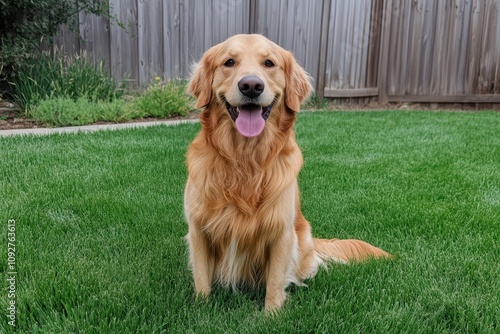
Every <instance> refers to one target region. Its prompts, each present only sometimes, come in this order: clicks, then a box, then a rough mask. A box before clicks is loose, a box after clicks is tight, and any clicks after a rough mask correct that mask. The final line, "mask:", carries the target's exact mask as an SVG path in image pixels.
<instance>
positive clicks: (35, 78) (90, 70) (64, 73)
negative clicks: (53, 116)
mask: <svg viewBox="0 0 500 334" xmlns="http://www.w3.org/2000/svg"><path fill="white" fill-rule="evenodd" d="M13 84H14V98H15V101H16V102H17V104H18V105H19V107H20V108H21V109H22V110H24V111H25V112H26V113H30V112H31V111H32V110H33V109H34V108H35V107H36V106H37V105H38V104H39V103H40V101H43V100H48V99H54V98H61V97H62V98H68V99H72V100H74V101H76V100H77V99H78V98H80V97H85V98H87V99H88V100H89V101H93V102H97V101H107V102H109V101H112V100H114V99H115V98H119V97H120V96H121V95H122V94H123V86H120V85H119V84H118V83H117V82H116V81H115V80H113V79H111V78H110V77H109V73H108V71H107V70H106V68H105V67H104V62H102V61H100V62H97V63H93V62H91V61H90V59H89V58H88V56H87V54H86V53H85V52H84V53H82V54H80V55H75V56H70V55H66V54H64V53H63V52H62V51H61V50H58V49H55V50H54V51H53V52H51V53H49V52H43V53H42V54H41V55H40V56H39V57H37V58H33V59H31V60H29V61H28V62H27V64H25V65H23V66H22V68H21V69H20V70H19V73H18V75H17V76H16V77H15V78H14V82H13Z"/></svg>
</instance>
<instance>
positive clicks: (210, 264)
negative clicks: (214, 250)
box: [187, 229, 215, 297]
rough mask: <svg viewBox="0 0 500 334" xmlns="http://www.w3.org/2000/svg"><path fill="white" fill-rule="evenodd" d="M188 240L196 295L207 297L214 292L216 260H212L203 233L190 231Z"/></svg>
mask: <svg viewBox="0 0 500 334" xmlns="http://www.w3.org/2000/svg"><path fill="white" fill-rule="evenodd" d="M187 240H188V243H189V256H190V261H191V267H192V270H193V279H194V288H195V291H196V295H197V296H203V297H206V296H208V295H209V294H210V291H211V290H212V279H213V275H214V268H215V266H214V259H213V258H211V253H210V251H209V248H208V243H207V240H206V238H205V236H203V235H202V234H201V233H199V232H198V231H195V229H189V233H188V235H187Z"/></svg>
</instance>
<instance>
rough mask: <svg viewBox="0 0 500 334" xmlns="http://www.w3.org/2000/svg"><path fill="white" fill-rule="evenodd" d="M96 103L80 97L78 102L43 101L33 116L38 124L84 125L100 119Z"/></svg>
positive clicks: (34, 110)
mask: <svg viewBox="0 0 500 334" xmlns="http://www.w3.org/2000/svg"><path fill="white" fill-rule="evenodd" d="M99 114H100V113H99V109H98V108H97V104H96V103H92V102H90V101H89V100H88V99H86V98H83V97H80V98H78V99H77V100H76V101H75V100H73V99H70V98H67V97H58V98H55V99H50V100H42V101H40V103H39V104H38V106H37V107H36V108H35V109H33V111H32V116H33V118H35V120H36V121H38V122H43V123H47V124H48V125H51V126H67V125H83V124H90V123H94V122H95V121H97V120H98V119H99Z"/></svg>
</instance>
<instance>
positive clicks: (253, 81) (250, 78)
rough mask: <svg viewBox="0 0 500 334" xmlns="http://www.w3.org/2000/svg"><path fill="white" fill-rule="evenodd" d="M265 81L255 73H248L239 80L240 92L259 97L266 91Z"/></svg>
mask: <svg viewBox="0 0 500 334" xmlns="http://www.w3.org/2000/svg"><path fill="white" fill-rule="evenodd" d="M264 87H265V85H264V81H262V80H261V79H260V78H259V77H256V76H255V75H247V76H246V77H243V78H241V80H240V81H239V82H238V88H239V90H240V92H241V93H242V94H243V95H245V96H248V97H251V98H253V97H257V96H259V95H260V94H262V92H263V91H264Z"/></svg>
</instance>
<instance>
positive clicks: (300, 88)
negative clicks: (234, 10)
mask: <svg viewBox="0 0 500 334" xmlns="http://www.w3.org/2000/svg"><path fill="white" fill-rule="evenodd" d="M187 90H188V92H189V93H191V94H192V95H193V96H194V97H195V98H196V99H197V101H196V107H197V108H202V107H207V108H209V107H212V104H217V105H218V106H220V107H221V108H217V109H219V110H223V109H226V110H227V113H226V116H227V117H230V118H231V119H232V120H233V121H234V124H235V126H236V128H237V129H238V131H239V132H240V133H241V134H242V135H243V136H245V137H256V136H258V135H259V134H260V133H261V132H262V131H263V129H264V127H265V124H266V121H267V120H268V118H269V117H270V115H271V114H272V113H273V111H274V110H275V109H277V108H282V107H284V106H285V107H286V108H288V109H289V110H291V111H292V112H297V111H299V108H300V104H301V103H302V102H303V101H304V100H305V99H306V98H307V97H308V96H309V94H310V93H311V91H312V87H311V84H310V82H309V77H308V75H307V73H306V72H305V71H304V70H303V69H302V67H300V65H299V64H297V62H296V61H295V58H294V57H293V55H292V54H291V53H290V52H288V51H286V50H284V49H283V48H281V47H279V46H278V45H276V44H275V43H273V42H271V41H270V40H268V39H267V38H265V37H263V36H261V35H236V36H233V37H231V38H229V39H227V40H226V41H224V42H222V43H220V44H218V45H216V46H214V47H212V48H211V49H209V50H208V51H207V52H206V53H205V54H204V55H203V57H202V58H201V60H200V62H199V63H198V64H196V66H195V67H194V71H193V75H192V78H191V81H190V82H189V85H188V87H187ZM214 109H216V108H214Z"/></svg>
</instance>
